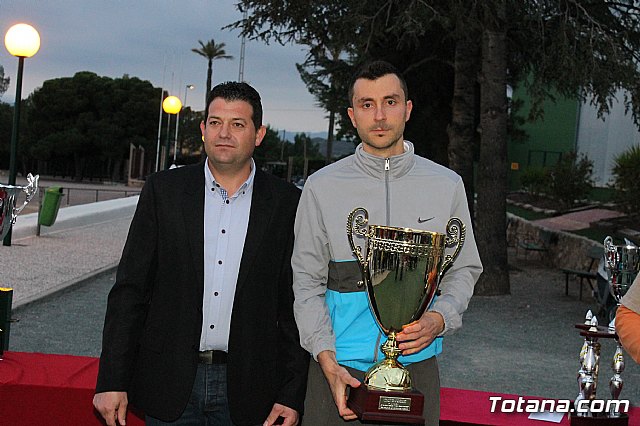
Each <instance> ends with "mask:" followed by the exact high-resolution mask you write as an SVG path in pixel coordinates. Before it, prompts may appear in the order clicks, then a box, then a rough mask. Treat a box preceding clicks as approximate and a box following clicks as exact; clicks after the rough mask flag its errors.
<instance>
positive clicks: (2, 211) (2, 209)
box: [0, 173, 39, 239]
mask: <svg viewBox="0 0 640 426" xmlns="http://www.w3.org/2000/svg"><path fill="white" fill-rule="evenodd" d="M38 178H39V176H38V175H35V177H34V176H33V175H32V174H31V173H29V174H28V175H27V182H28V184H27V185H26V186H13V185H3V184H0V239H4V237H5V236H6V235H7V234H8V233H9V230H10V229H11V226H12V225H13V224H14V223H16V217H18V214H20V212H21V211H22V209H24V208H25V206H26V205H27V204H28V203H29V201H31V200H32V199H33V197H35V195H36V193H37V192H38ZM20 191H23V192H24V193H25V194H26V199H25V201H24V203H23V204H22V206H20V207H19V208H16V199H17V197H18V194H19V193H20Z"/></svg>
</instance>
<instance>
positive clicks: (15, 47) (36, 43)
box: [4, 24, 40, 58]
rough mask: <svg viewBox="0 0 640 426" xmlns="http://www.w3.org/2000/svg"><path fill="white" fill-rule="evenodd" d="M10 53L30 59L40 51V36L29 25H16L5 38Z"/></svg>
mask: <svg viewBox="0 0 640 426" xmlns="http://www.w3.org/2000/svg"><path fill="white" fill-rule="evenodd" d="M4 45H5V46H6V48H7V50H8V51H9V53H11V54H12V55H13V56H17V57H19V58H30V57H32V56H33V55H35V54H36V52H37V51H38V49H40V34H38V31H36V29H35V28H33V27H32V26H31V25H28V24H16V25H14V26H13V27H11V28H9V31H7V34H6V35H5V36H4Z"/></svg>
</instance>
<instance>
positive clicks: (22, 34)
mask: <svg viewBox="0 0 640 426" xmlns="http://www.w3.org/2000/svg"><path fill="white" fill-rule="evenodd" d="M4 45H5V46H6V48H7V50H8V51H9V53H11V54H12V55H13V56H17V57H18V78H17V79H16V101H15V103H14V104H13V127H12V129H11V148H10V153H9V185H15V184H16V174H17V160H16V156H17V152H18V125H19V123H20V106H21V103H22V73H23V70H24V58H30V57H32V56H33V55H35V54H36V52H37V51H38V49H40V35H39V34H38V31H36V29H35V28H33V27H32V26H31V25H28V24H16V25H14V26H12V27H11V28H9V31H7V34H6V35H5V36H4ZM3 244H4V245H5V246H10V245H11V229H9V233H8V234H7V235H6V236H5V237H4V241H3Z"/></svg>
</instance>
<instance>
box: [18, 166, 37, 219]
mask: <svg viewBox="0 0 640 426" xmlns="http://www.w3.org/2000/svg"><path fill="white" fill-rule="evenodd" d="M39 178H40V175H35V176H33V175H32V174H31V173H29V174H28V175H27V182H28V184H27V186H23V187H22V188H21V189H22V190H23V191H24V193H25V194H26V198H25V201H24V202H23V203H22V206H20V207H14V208H13V212H12V213H11V224H14V223H16V218H17V217H18V215H19V214H20V212H21V211H22V210H23V209H24V208H25V207H26V206H27V204H29V202H30V201H31V200H32V199H33V197H35V195H36V194H37V193H38V179H39Z"/></svg>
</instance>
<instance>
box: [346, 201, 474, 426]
mask: <svg viewBox="0 0 640 426" xmlns="http://www.w3.org/2000/svg"><path fill="white" fill-rule="evenodd" d="M368 222H369V213H368V212H367V210H366V209H364V208H362V207H358V208H356V209H354V210H353V211H352V212H351V213H350V214H349V217H348V219H347V237H348V239H349V244H350V246H351V250H352V251H353V253H354V255H355V256H356V257H357V260H358V265H359V266H360V272H361V274H362V279H363V281H362V282H363V284H364V285H365V286H366V290H367V295H368V299H369V307H370V308H371V311H372V313H373V316H374V317H375V319H376V322H377V324H378V326H379V327H380V329H381V330H382V331H383V332H384V333H385V334H386V335H387V341H386V342H385V343H384V344H383V345H382V346H381V349H382V352H383V353H384V355H385V359H384V360H382V361H380V362H378V363H377V364H375V365H373V366H372V367H371V368H370V369H369V370H368V371H367V372H366V374H365V377H364V386H360V387H357V388H352V389H351V392H350V395H349V399H348V401H347V405H348V406H349V408H351V409H352V410H353V411H354V412H355V413H356V414H357V415H358V418H360V419H361V420H362V421H386V422H395V423H422V424H423V423H424V418H423V416H422V410H423V407H424V395H423V394H422V393H421V392H419V391H418V390H416V389H413V388H412V386H411V377H410V376H409V372H408V371H407V369H406V368H405V367H404V366H403V365H402V364H401V363H400V362H398V360H397V358H398V356H400V354H401V352H402V351H401V350H400V349H399V347H398V344H397V342H396V334H397V333H398V332H400V331H401V330H402V326H403V325H406V324H409V323H411V322H413V321H416V320H418V319H419V318H420V317H421V316H422V314H423V313H424V311H425V310H427V309H428V308H429V306H431V303H432V302H433V300H434V298H435V296H436V293H437V290H438V286H439V284H440V281H441V279H442V276H443V274H444V273H445V272H446V271H447V270H448V269H449V267H451V265H452V264H453V261H454V260H455V259H456V258H457V257H458V254H459V253H460V250H461V249H462V245H463V244H464V239H465V235H466V228H465V225H464V224H463V223H462V221H461V220H460V219H458V218H451V219H449V222H448V223H447V227H446V232H447V234H446V235H444V234H440V233H436V232H429V231H421V230H415V229H409V228H395V227H390V226H379V225H368ZM367 225H368V226H367ZM354 234H355V235H359V236H362V237H364V238H366V239H367V242H366V244H365V245H366V255H364V256H363V254H362V250H361V248H360V246H357V245H356V244H355V243H354V241H353V236H354ZM445 248H453V253H452V254H447V255H445V253H444V251H445Z"/></svg>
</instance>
